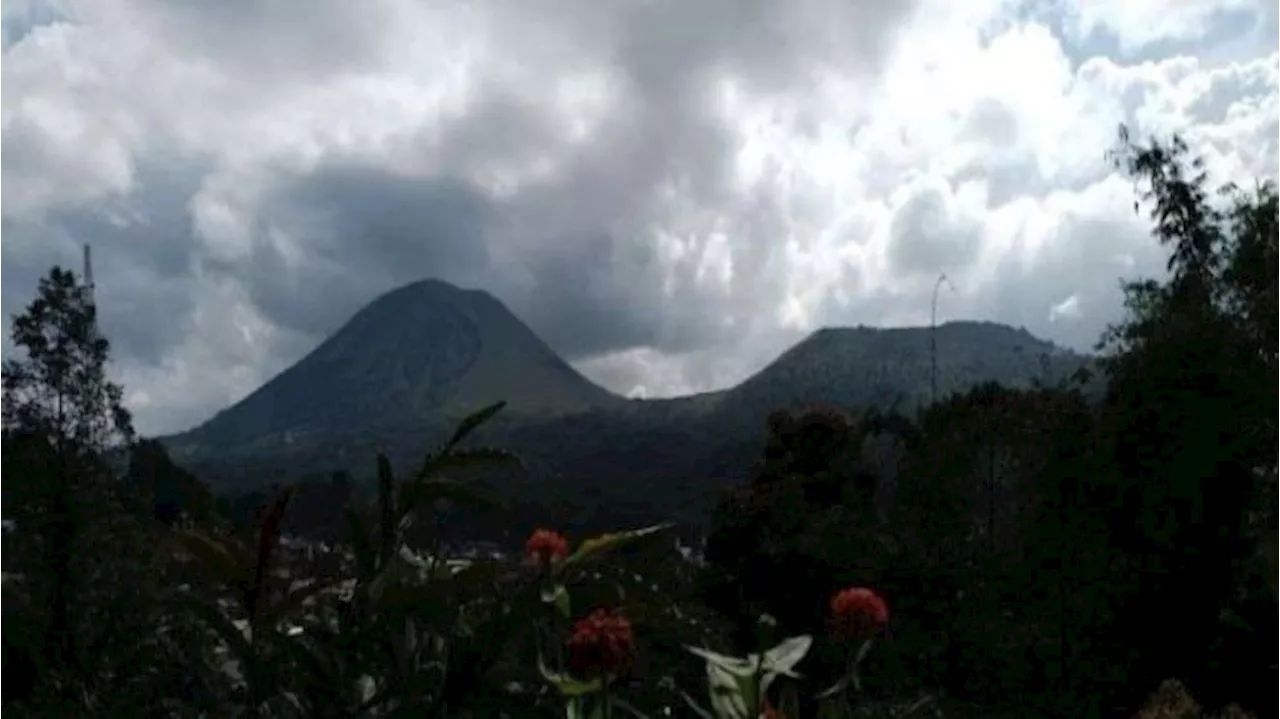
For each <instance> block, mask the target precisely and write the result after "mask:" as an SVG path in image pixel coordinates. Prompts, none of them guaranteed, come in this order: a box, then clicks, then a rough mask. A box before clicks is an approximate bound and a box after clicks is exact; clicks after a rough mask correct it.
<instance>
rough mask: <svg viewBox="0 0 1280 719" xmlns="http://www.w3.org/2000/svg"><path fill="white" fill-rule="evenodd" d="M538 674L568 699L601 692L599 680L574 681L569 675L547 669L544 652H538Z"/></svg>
mask: <svg viewBox="0 0 1280 719" xmlns="http://www.w3.org/2000/svg"><path fill="white" fill-rule="evenodd" d="M538 672H539V673H540V674H542V678H543V679H546V680H547V682H548V683H550V684H551V685H552V686H554V687H555V688H556V689H557V690H559V692H560V694H562V695H563V696H566V697H580V696H584V695H586V694H594V693H596V692H598V691H600V688H601V686H602V685H601V682H600V680H599V679H592V680H591V681H589V682H584V681H582V680H580V679H574V678H573V677H571V676H569V675H567V674H560V673H559V672H553V671H551V670H550V669H548V668H547V665H546V662H544V661H543V659H542V652H541V651H539V652H538Z"/></svg>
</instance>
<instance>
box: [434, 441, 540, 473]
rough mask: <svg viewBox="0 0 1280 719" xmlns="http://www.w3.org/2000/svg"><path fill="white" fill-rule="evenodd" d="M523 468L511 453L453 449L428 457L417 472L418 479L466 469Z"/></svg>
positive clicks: (521, 463) (492, 449)
mask: <svg viewBox="0 0 1280 719" xmlns="http://www.w3.org/2000/svg"><path fill="white" fill-rule="evenodd" d="M522 466H524V463H523V462H521V461H520V458H519V457H517V456H516V455H515V454H513V453H512V452H508V451H507V450H505V449H497V448H495V447H475V448H466V449H453V450H451V451H449V452H445V453H443V454H438V455H428V456H427V459H426V460H424V461H423V463H422V469H421V470H419V471H418V477H419V478H420V479H427V478H429V477H434V476H435V475H437V474H444V473H446V472H451V471H457V470H466V469H498V468H508V467H510V468H519V467H522Z"/></svg>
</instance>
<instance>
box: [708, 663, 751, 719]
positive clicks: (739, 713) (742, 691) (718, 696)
mask: <svg viewBox="0 0 1280 719" xmlns="http://www.w3.org/2000/svg"><path fill="white" fill-rule="evenodd" d="M707 684H708V690H709V691H710V694H711V709H712V711H714V712H715V715H716V716H717V717H719V718H720V719H754V718H753V717H751V712H750V710H749V708H748V706H747V702H748V699H747V697H754V696H755V693H756V682H755V675H754V674H749V675H747V676H736V675H734V674H733V673H731V672H729V671H728V670H726V669H725V668H724V667H721V666H719V665H716V664H712V663H708V664H707Z"/></svg>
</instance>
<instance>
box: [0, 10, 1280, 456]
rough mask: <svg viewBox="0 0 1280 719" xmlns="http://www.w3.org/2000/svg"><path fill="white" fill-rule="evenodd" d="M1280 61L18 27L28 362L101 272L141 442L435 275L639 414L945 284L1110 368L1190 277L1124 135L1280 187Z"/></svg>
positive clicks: (695, 17)
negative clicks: (85, 249) (1128, 332)
mask: <svg viewBox="0 0 1280 719" xmlns="http://www.w3.org/2000/svg"><path fill="white" fill-rule="evenodd" d="M1278 35H1280V30H1278V29H1277V8H1276V5H1275V3H1274V2H1271V0H1177V1H1176V2H1167V1H1162V0H1124V1H1123V2H1120V1H1119V0H967V1H966V2H954V0H952V1H950V2H948V1H945V0H898V1H894V2H886V1H885V0H789V1H787V2H776V1H771V0H700V1H699V2H687V1H681V0H609V1H607V2H600V0H592V1H588V0H489V1H487V2H486V1H483V0H361V2H351V1H350V0H219V1H218V2H203V1H200V0H168V1H166V2H161V1H159V0H92V1H90V0H84V1H82V2H52V1H49V0H43V1H41V0H34V1H27V2H23V1H21V0H4V3H3V63H2V65H0V68H2V70H0V72H2V74H3V82H2V85H0V87H2V88H3V99H2V100H3V101H2V102H0V113H2V114H3V131H2V134H0V138H2V142H3V147H2V153H3V157H2V160H3V161H2V163H0V164H2V167H3V178H2V181H0V188H2V189H3V202H2V203H0V208H2V210H0V212H2V215H3V217H2V228H0V236H2V240H0V242H2V250H3V258H2V259H0V272H2V275H3V278H2V279H3V283H2V285H0V293H2V295H3V313H4V331H5V334H6V340H5V351H6V354H7V353H8V352H9V351H10V350H11V349H12V345H11V344H10V343H9V341H8V339H7V334H8V331H9V326H10V322H11V317H12V315H14V314H15V313H17V312H19V311H21V309H22V308H23V307H24V306H25V305H26V304H27V303H28V302H29V301H30V300H31V298H32V297H33V293H34V289H35V287H36V284H37V282H38V280H39V278H40V277H41V276H42V275H43V274H45V273H46V272H47V271H48V268H49V267H50V266H52V265H53V264H61V265H63V266H69V267H73V268H77V269H78V268H79V266H80V261H81V260H80V256H81V255H80V247H81V245H82V244H83V243H86V242H87V243H91V244H92V246H93V256H94V275H95V280H96V285H97V299H98V304H99V307H100V316H101V324H102V327H103V330H104V332H105V334H106V335H107V337H108V338H109V339H110V340H111V342H112V348H113V357H114V359H113V364H112V367H111V372H112V376H113V377H115V378H116V379H117V380H118V381H120V382H122V383H123V385H124V387H125V399H126V404H127V405H128V406H129V407H130V408H131V409H132V410H133V412H134V419H135V426H136V427H137V428H138V429H139V430H140V431H141V432H142V433H144V434H162V433H168V432H173V431H180V430H183V429H186V428H188V427H190V426H192V425H195V424H198V423H199V422H202V421H204V420H205V419H207V418H208V417H210V416H211V415H212V414H213V413H214V412H216V411H217V410H219V409H222V408H224V407H226V406H228V405H229V404H231V403H233V402H235V401H237V400H239V399H240V398H242V397H244V396H245V395H246V394H248V393H249V392H250V391H252V390H253V389H255V388H256V387H257V386H259V385H260V384H262V383H263V382H264V381H266V380H268V379H270V378H271V377H272V376H274V375H275V374H276V373H278V372H280V371H281V370H283V369H285V368H286V367H288V366H289V365H291V364H292V363H293V362H295V361H297V360H298V359H300V358H301V357H302V356H303V355H305V354H306V353H307V352H308V351H310V350H311V349H312V348H314V347H315V346H316V345H317V344H318V343H319V342H320V341H322V340H323V339H324V338H325V337H326V336H327V335H329V334H330V333H332V332H333V331H335V330H336V329H337V328H338V327H339V326H341V324H342V323H343V322H345V321H346V320H347V319H348V318H350V316H351V315H353V314H354V313H355V312H356V311H357V310H359V309H360V307H362V306H363V305H364V304H366V303H367V302H369V301H370V300H372V299H373V298H375V297H376V296H378V295H379V294H381V293H383V292H386V291H388V290H390V289H393V288H394V287H397V286H399V285H402V284H405V283H408V282H412V281H415V280H418V279H422V278H425V277H436V278H439V279H443V280H446V281H448V282H451V283H454V284H456V285H459V286H461V287H467V288H482V289H485V290H488V291H489V292H491V293H492V294H494V295H495V296H496V297H498V298H499V299H500V300H502V301H503V302H505V303H506V304H507V305H508V307H510V308H511V309H512V310H513V311H514V312H515V313H516V314H517V315H518V316H519V317H520V318H521V319H523V320H524V321H525V322H527V323H528V324H529V325H530V326H531V327H532V328H533V329H534V330H535V331H536V332H537V333H538V334H539V335H540V336H542V337H543V338H544V339H545V340H546V341H547V342H548V344H550V345H551V346H552V347H553V348H554V349H555V350H557V351H558V352H560V353H561V354H562V355H563V356H565V357H566V358H567V359H568V360H569V361H570V362H571V363H572V364H574V365H575V366H576V367H578V368H579V369H580V370H581V371H582V372H583V373H584V374H586V375H587V376H588V377H590V378H592V379H593V380H595V381H597V382H599V383H600V384H602V385H604V386H606V387H608V388H609V389H611V390H613V391H615V392H618V393H619V394H630V395H639V396H650V397H657V396H670V395H675V394H683V393H687V392H693V391H704V390H708V389H718V388H722V387H726V386H730V385H732V384H734V383H736V382H738V381H741V380H742V379H743V378H745V377H746V376H748V375H749V374H751V373H752V372H755V371H757V370H759V369H760V368H761V367H763V366H764V365H765V364H766V363H768V362H769V361H770V360H772V359H773V358H774V357H776V356H777V355H778V354H779V353H780V352H782V351H783V350H785V349H786V348H787V347H788V346H789V345H790V344H792V343H794V342H796V341H797V340H799V339H801V338H803V337H804V336H805V335H807V334H808V333H809V332H811V331H813V330H814V329H817V328H819V327H823V326H839V325H858V324H862V325H869V326H903V325H927V324H928V322H929V315H930V300H931V295H932V292H933V288H934V285H935V282H936V280H937V278H938V276H939V274H940V273H944V272H945V273H946V274H947V276H948V277H949V279H950V280H951V283H950V285H949V286H944V288H943V289H942V291H941V294H940V296H939V301H938V320H939V321H947V320H951V319H976V320H992V321H997V322H1004V323H1008V324H1011V325H1013V326H1024V327H1026V328H1027V329H1028V330H1029V331H1031V332H1032V333H1033V334H1036V335H1038V336H1040V337H1043V338H1046V339H1050V340H1052V341H1054V342H1057V343H1059V344H1061V345H1063V346H1067V347H1071V348H1075V349H1078V350H1088V349H1090V348H1091V347H1092V346H1093V344H1094V342H1095V341H1096V340H1097V338H1098V337H1099V335H1100V333H1101V332H1102V330H1103V329H1104V328H1105V326H1106V325H1107V323H1109V322H1113V321H1115V320H1117V319H1119V318H1120V317H1121V316H1122V314H1121V308H1122V305H1121V299H1122V296H1121V292H1120V280H1121V279H1122V278H1132V277H1138V276H1160V275H1161V273H1162V272H1163V267H1164V262H1165V253H1164V251H1163V250H1162V249H1161V248H1160V247H1159V246H1158V245H1157V244H1156V243H1155V241H1154V240H1153V239H1152V238H1151V237H1150V236H1149V228H1150V223H1149V222H1148V221H1146V219H1145V218H1144V217H1143V216H1140V215H1137V214H1135V212H1134V208H1133V200H1134V197H1135V196H1134V186H1133V183H1132V181H1131V180H1129V179H1127V178H1126V177H1124V176H1123V175H1122V174H1120V173H1118V172H1117V171H1116V170H1115V168H1114V167H1113V166H1112V165H1110V164H1109V163H1108V161H1107V159H1106V152H1107V150H1108V149H1109V148H1111V147H1112V146H1113V143H1114V141H1115V137H1116V130H1117V127H1118V125H1119V124H1120V123H1122V122H1123V123H1126V124H1127V125H1128V126H1129V127H1130V128H1131V129H1132V130H1133V131H1134V133H1135V134H1136V135H1138V136H1139V137H1147V136H1150V135H1156V136H1160V137H1165V136H1168V135H1169V134H1170V133H1175V132H1177V133H1180V134H1182V135H1183V136H1184V137H1185V138H1186V139H1187V140H1188V141H1189V142H1190V144H1191V145H1192V147H1193V148H1194V149H1195V150H1196V151H1197V152H1199V153H1200V154H1201V155H1203V157H1204V158H1205V161H1206V163H1207V167H1208V169H1209V170H1210V172H1211V174H1212V176H1213V178H1214V180H1215V181H1229V180H1230V181H1238V182H1242V183H1251V182H1252V181H1253V180H1254V179H1255V178H1259V177H1274V176H1275V175H1276V174H1277V163H1278V158H1277V155H1278V152H1277V140H1278V135H1280V123H1278V118H1280V109H1278V108H1280V82H1278V75H1280V68H1278V60H1277V37H1278ZM317 391H323V388H317Z"/></svg>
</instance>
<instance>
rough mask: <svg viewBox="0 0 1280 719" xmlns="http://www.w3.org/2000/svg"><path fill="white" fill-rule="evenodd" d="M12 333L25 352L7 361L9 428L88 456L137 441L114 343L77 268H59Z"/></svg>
mask: <svg viewBox="0 0 1280 719" xmlns="http://www.w3.org/2000/svg"><path fill="white" fill-rule="evenodd" d="M11 336H12V338H13V342H14V344H16V345H17V346H18V347H19V348H20V349H21V350H23V354H24V355H25V356H24V357H21V358H17V359H14V358H10V359H7V360H5V361H4V370H3V376H4V380H3V386H4V412H3V418H4V419H3V421H4V428H5V430H6V431H9V430H14V431H17V430H23V431H27V432H34V433H37V434H40V435H43V436H44V437H46V438H47V439H48V440H49V441H51V442H53V443H54V446H55V448H57V449H58V450H59V451H60V452H67V453H72V454H77V455H87V456H101V454H102V453H103V452H104V451H105V450H107V449H108V448H109V447H111V446H113V445H114V444H116V443H117V442H119V441H122V442H123V443H125V444H128V443H130V442H132V440H133V436H134V432H133V425H132V422H131V418H130V416H129V411H128V410H127V409H125V408H124V406H123V405H122V403H121V396H122V391H121V388H120V386H119V385H116V384H114V383H112V382H110V381H109V380H108V379H107V377H106V371H105V370H106V364H107V359H108V356H109V354H110V348H111V347H110V343H109V342H107V340H106V338H105V337H103V336H102V335H101V333H100V332H99V331H98V323H97V311H96V308H95V307H94V304H93V300H92V298H91V297H90V295H89V293H88V291H87V288H86V287H85V286H84V285H81V284H80V283H79V282H78V281H77V280H76V277H75V275H74V274H73V273H72V272H71V271H70V270H64V269H62V268H61V267H54V268H53V269H51V270H50V271H49V275H48V276H47V277H45V278H43V279H42V280H40V286H39V289H38V290H37V294H36V299H35V300H34V301H32V303H31V304H30V305H28V306H27V308H26V311H25V312H24V313H23V314H21V315H18V316H17V317H15V318H14V320H13V329H12V331H11Z"/></svg>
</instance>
